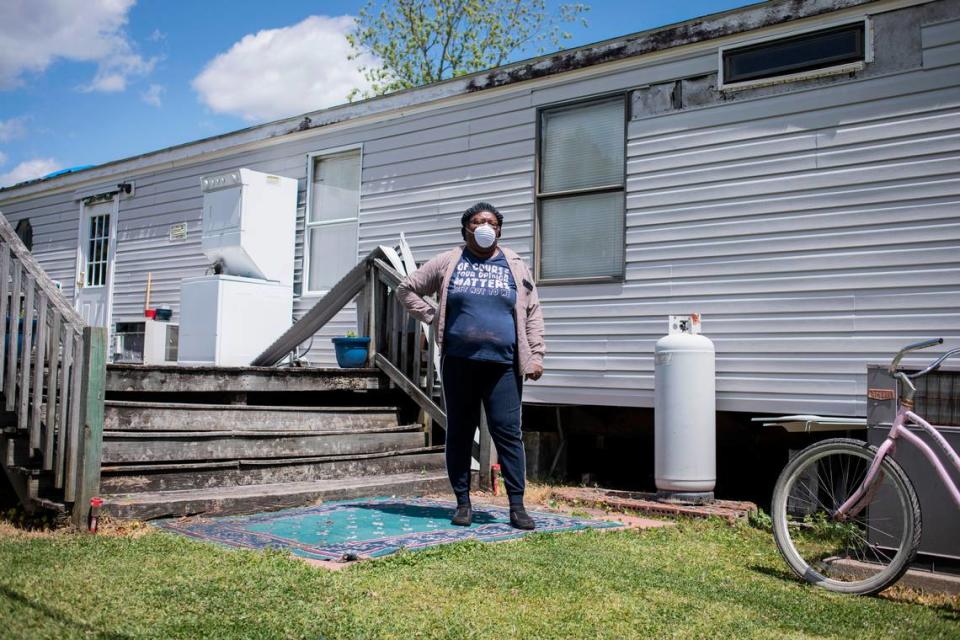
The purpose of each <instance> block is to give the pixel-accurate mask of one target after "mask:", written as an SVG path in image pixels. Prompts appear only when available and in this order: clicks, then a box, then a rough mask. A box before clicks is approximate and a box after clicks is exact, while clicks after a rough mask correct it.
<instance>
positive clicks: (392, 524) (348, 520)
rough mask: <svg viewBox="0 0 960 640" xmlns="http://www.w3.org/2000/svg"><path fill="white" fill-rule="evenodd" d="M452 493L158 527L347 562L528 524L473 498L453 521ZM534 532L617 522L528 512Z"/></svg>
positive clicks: (494, 535)
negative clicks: (462, 520)
mask: <svg viewBox="0 0 960 640" xmlns="http://www.w3.org/2000/svg"><path fill="white" fill-rule="evenodd" d="M454 507H455V504H454V503H453V502H452V501H445V500H433V499H428V498H370V499H363V500H343V501H337V502H326V503H323V504H320V505H316V506H313V507H303V508H296V509H285V510H283V511H274V512H270V513H259V514H255V515H251V516H227V517H222V518H204V519H199V518H182V519H179V520H163V521H157V522H154V523H153V524H154V525H155V526H157V527H160V528H162V529H165V530H167V531H172V532H176V533H180V534H183V535H185V536H190V537H191V538H197V539H200V540H208V541H211V542H216V543H219V544H223V545H227V546H231V547H240V548H244V549H285V550H287V551H290V552H291V553H293V554H295V555H298V556H301V557H304V558H312V559H316V560H334V561H339V562H345V561H349V560H358V559H361V558H376V557H379V556H385V555H389V554H391V553H395V552H397V551H399V550H400V549H423V548H425V547H433V546H436V545H440V544H447V543H450V542H459V541H461V540H479V541H482V542H493V541H498V540H508V539H511V538H518V537H521V536H523V535H526V534H527V533H532V532H528V531H520V530H517V529H514V528H513V527H511V526H510V512H509V510H508V509H507V508H505V507H493V506H480V505H474V509H473V526H470V527H455V526H453V525H452V524H450V517H451V515H452V513H453V509H454ZM529 513H530V515H531V517H533V519H534V521H535V522H536V523H537V529H536V532H537V533H554V532H557V531H575V530H578V529H588V528H607V527H617V526H620V525H618V524H617V523H615V522H608V521H605V520H589V519H582V518H572V517H569V516H564V515H559V514H555V513H542V512H535V511H530V512H529Z"/></svg>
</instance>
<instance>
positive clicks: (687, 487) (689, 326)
mask: <svg viewBox="0 0 960 640" xmlns="http://www.w3.org/2000/svg"><path fill="white" fill-rule="evenodd" d="M699 334H700V314H693V315H690V316H670V332H669V334H668V335H666V336H664V337H662V338H660V340H658V341H657V346H656V354H655V364H654V385H655V386H654V454H655V458H654V475H655V479H656V484H657V490H658V491H659V492H660V493H661V496H662V497H665V498H667V499H675V500H692V501H705V500H712V499H713V489H714V487H715V486H716V482H717V454H716V449H717V435H716V433H717V428H716V427H717V425H716V380H715V376H714V371H715V366H716V360H715V352H714V348H713V342H711V341H710V339H709V338H707V337H706V336H702V335H699Z"/></svg>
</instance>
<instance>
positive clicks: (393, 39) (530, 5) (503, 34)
mask: <svg viewBox="0 0 960 640" xmlns="http://www.w3.org/2000/svg"><path fill="white" fill-rule="evenodd" d="M588 10H589V7H588V6H587V5H585V4H580V3H576V4H561V5H559V6H558V7H557V9H556V11H550V10H548V8H547V3H546V0H380V1H378V0H369V1H368V2H367V4H366V5H365V6H364V7H363V9H361V10H360V13H359V15H358V16H357V20H356V26H355V28H354V29H353V31H352V32H351V33H350V34H349V35H348V36H347V39H348V40H349V42H350V46H351V47H352V48H353V50H354V57H357V56H359V55H360V53H361V52H365V51H368V52H371V53H373V54H374V55H375V56H377V57H378V58H379V59H380V61H381V63H382V66H380V67H372V66H365V67H361V70H362V71H363V74H364V77H365V78H366V79H367V81H369V82H370V88H369V89H368V90H367V91H360V90H358V89H354V91H353V92H352V93H351V95H350V99H353V98H355V97H357V96H358V95H362V96H363V97H365V98H368V97H372V96H377V95H383V94H385V93H389V92H391V91H397V90H399V89H406V88H408V87H417V86H420V85H424V84H429V83H431V82H437V81H438V80H446V79H448V78H455V77H457V76H462V75H466V74H468V73H473V72H475V71H482V70H484V69H490V68H492V67H497V66H500V65H502V64H504V63H505V62H507V61H508V60H509V58H510V56H511V55H512V54H514V53H519V52H531V53H535V54H537V55H539V54H542V53H544V52H546V50H547V47H548V46H552V47H553V48H554V49H559V48H560V44H561V42H563V41H564V40H568V39H570V38H571V35H570V34H569V33H567V32H566V31H563V30H562V28H561V25H562V24H569V23H572V22H581V23H582V24H583V25H584V26H586V24H587V22H586V18H585V17H584V14H586V12H587V11H588Z"/></svg>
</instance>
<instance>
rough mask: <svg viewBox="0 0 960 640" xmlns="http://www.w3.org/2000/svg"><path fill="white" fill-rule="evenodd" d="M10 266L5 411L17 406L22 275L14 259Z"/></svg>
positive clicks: (21, 270)
mask: <svg viewBox="0 0 960 640" xmlns="http://www.w3.org/2000/svg"><path fill="white" fill-rule="evenodd" d="M10 268H11V269H12V270H13V283H12V285H11V286H10V313H9V315H8V316H7V317H8V318H10V320H9V322H8V325H9V336H10V337H9V339H8V340H7V342H8V343H9V344H8V345H7V347H8V348H7V366H6V367H5V369H4V376H5V377H4V379H3V395H4V398H5V399H6V402H5V406H6V410H7V411H14V410H15V409H16V407H17V399H16V393H17V344H18V343H19V335H20V334H19V328H18V324H19V322H20V283H21V278H22V277H23V269H22V268H21V267H20V263H19V262H17V261H16V260H13V261H12V264H11V265H10Z"/></svg>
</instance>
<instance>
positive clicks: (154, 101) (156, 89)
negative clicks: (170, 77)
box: [140, 84, 167, 107]
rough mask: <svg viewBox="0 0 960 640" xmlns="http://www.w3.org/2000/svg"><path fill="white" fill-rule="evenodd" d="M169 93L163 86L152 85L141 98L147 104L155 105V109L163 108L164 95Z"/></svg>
mask: <svg viewBox="0 0 960 640" xmlns="http://www.w3.org/2000/svg"><path fill="white" fill-rule="evenodd" d="M166 92H167V88H166V87H164V86H163V85H162V84H152V85H150V88H149V89H147V90H146V91H144V92H143V93H141V94H140V97H141V98H142V99H143V101H144V102H146V103H147V104H150V105H153V106H155V107H162V106H163V94H164V93H166Z"/></svg>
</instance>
